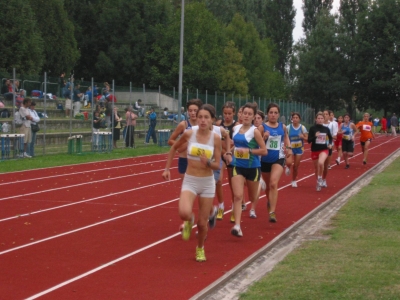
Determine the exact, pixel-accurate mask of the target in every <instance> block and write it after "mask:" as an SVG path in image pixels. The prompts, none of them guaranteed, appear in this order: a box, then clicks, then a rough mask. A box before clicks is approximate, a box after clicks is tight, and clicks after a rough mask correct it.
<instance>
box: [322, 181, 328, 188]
mask: <svg viewBox="0 0 400 300" xmlns="http://www.w3.org/2000/svg"><path fill="white" fill-rule="evenodd" d="M321 186H322V187H325V188H327V187H328V185H327V184H326V180H325V179H324V180H322V185H321Z"/></svg>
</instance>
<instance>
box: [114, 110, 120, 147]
mask: <svg viewBox="0 0 400 300" xmlns="http://www.w3.org/2000/svg"><path fill="white" fill-rule="evenodd" d="M113 117H114V130H113V145H114V148H118V147H117V141H119V138H120V136H121V128H122V126H121V121H122V118H121V116H120V115H119V113H118V108H117V107H116V106H114V116H113Z"/></svg>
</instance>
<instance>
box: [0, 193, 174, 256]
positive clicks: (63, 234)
mask: <svg viewBox="0 0 400 300" xmlns="http://www.w3.org/2000/svg"><path fill="white" fill-rule="evenodd" d="M177 200H179V198H175V199H172V200H169V201H166V202H163V203H160V204H156V205H153V206H149V207H146V208H143V209H139V210H136V211H133V212H130V213H127V214H124V215H121V216H118V217H114V218H111V219H107V220H104V221H101V222H97V223H93V224H91V225H87V226H84V227H80V228H77V229H74V230H70V231H66V232H63V233H60V234H57V235H53V236H50V237H47V238H44V239H41V240H37V241H35V242H32V243H28V244H25V245H21V246H18V247H15V248H11V249H8V250H4V251H2V252H0V255H3V254H6V253H9V252H13V251H16V250H19V249H23V248H26V247H29V246H33V245H36V244H39V243H43V242H46V241H50V240H54V239H56V238H59V237H62V236H65V235H68V234H72V233H75V232H79V231H82V230H85V229H88V228H92V227H95V226H99V225H102V224H105V223H108V222H112V221H115V220H118V219H121V218H125V217H129V216H132V215H135V214H138V213H141V212H143V211H146V210H150V209H153V208H156V207H159V206H163V205H166V204H169V203H172V202H175V201H177Z"/></svg>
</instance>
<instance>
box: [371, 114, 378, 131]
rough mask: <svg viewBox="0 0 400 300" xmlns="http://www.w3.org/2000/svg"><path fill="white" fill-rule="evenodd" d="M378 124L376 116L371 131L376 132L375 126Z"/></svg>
mask: <svg viewBox="0 0 400 300" xmlns="http://www.w3.org/2000/svg"><path fill="white" fill-rule="evenodd" d="M378 125H379V118H378V117H376V118H375V119H374V126H373V127H372V131H373V133H376V127H378Z"/></svg>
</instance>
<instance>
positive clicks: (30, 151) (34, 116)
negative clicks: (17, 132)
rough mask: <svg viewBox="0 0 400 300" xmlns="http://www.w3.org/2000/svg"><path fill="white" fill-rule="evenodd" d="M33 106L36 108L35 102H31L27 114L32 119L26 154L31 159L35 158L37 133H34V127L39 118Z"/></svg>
mask: <svg viewBox="0 0 400 300" xmlns="http://www.w3.org/2000/svg"><path fill="white" fill-rule="evenodd" d="M35 106H36V102H35V101H32V103H31V106H30V108H29V112H30V114H31V117H32V121H31V131H32V141H31V142H30V144H29V146H28V154H29V155H30V156H32V157H34V156H35V143H36V133H37V131H34V129H33V128H34V127H35V126H34V125H37V123H39V121H40V118H39V115H38V113H37V111H36V110H35Z"/></svg>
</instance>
